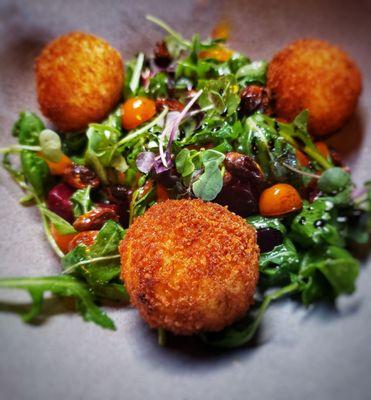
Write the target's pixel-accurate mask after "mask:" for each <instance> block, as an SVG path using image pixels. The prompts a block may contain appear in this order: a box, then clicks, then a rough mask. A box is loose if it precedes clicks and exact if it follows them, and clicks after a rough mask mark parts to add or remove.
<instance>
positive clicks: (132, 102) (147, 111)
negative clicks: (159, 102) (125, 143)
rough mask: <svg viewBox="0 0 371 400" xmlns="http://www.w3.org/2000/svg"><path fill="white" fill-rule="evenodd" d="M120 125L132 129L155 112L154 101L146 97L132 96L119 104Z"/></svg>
mask: <svg viewBox="0 0 371 400" xmlns="http://www.w3.org/2000/svg"><path fill="white" fill-rule="evenodd" d="M121 114H122V117H121V121H122V126H123V127H124V128H125V129H127V130H130V129H134V128H136V127H137V126H139V125H140V124H142V123H143V122H145V121H148V120H149V119H151V118H152V117H153V116H154V115H155V114H156V103H155V102H154V101H153V100H151V99H148V98H147V97H140V96H138V97H132V98H131V99H128V100H126V101H125V103H124V104H123V105H122V106H121Z"/></svg>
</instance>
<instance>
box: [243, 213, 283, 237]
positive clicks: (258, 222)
mask: <svg viewBox="0 0 371 400" xmlns="http://www.w3.org/2000/svg"><path fill="white" fill-rule="evenodd" d="M247 222H248V223H250V224H251V225H253V226H254V228H255V229H264V228H273V229H277V230H278V231H280V232H281V233H283V234H285V233H286V227H285V225H283V224H282V222H281V221H280V220H279V219H278V218H267V217H263V216H261V215H252V216H251V217H248V218H247Z"/></svg>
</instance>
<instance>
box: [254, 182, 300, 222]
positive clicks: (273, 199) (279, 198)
mask: <svg viewBox="0 0 371 400" xmlns="http://www.w3.org/2000/svg"><path fill="white" fill-rule="evenodd" d="M302 206H303V201H302V200H301V197H300V195H299V193H298V191H297V190H296V189H295V188H294V187H293V186H291V185H289V184H287V183H278V184H276V185H273V186H271V187H270V188H268V189H265V190H264V191H263V193H262V194H261V195H260V198H259V211H260V214H261V215H263V216H264V217H278V216H280V215H285V214H288V213H290V212H293V211H297V210H300V209H301V208H302Z"/></svg>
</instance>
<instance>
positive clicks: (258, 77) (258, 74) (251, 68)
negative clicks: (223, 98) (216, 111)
mask: <svg viewBox="0 0 371 400" xmlns="http://www.w3.org/2000/svg"><path fill="white" fill-rule="evenodd" d="M267 69H268V63H267V62H266V61H254V62H252V63H251V64H246V65H243V66H242V67H240V68H239V70H238V71H237V72H236V78H237V79H238V81H239V84H240V85H242V86H246V85H248V84H251V83H260V84H262V85H265V82H266V79H267V77H266V74H267Z"/></svg>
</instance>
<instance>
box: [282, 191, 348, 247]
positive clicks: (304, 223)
mask: <svg viewBox="0 0 371 400" xmlns="http://www.w3.org/2000/svg"><path fill="white" fill-rule="evenodd" d="M332 208H333V204H332V203H330V202H328V201H326V200H323V199H321V198H319V199H317V200H315V201H314V202H313V203H308V202H304V204H303V209H302V211H301V212H300V213H299V214H297V215H296V216H295V218H294V220H293V221H292V223H291V232H290V234H289V236H290V238H291V239H292V240H294V241H295V242H297V243H300V244H301V245H302V246H304V247H312V246H318V245H323V244H332V245H335V246H343V245H344V239H343V238H342V237H341V235H340V233H339V230H338V229H337V226H336V225H335V220H334V217H333V216H332V215H331V213H330V211H331V209H332Z"/></svg>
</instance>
